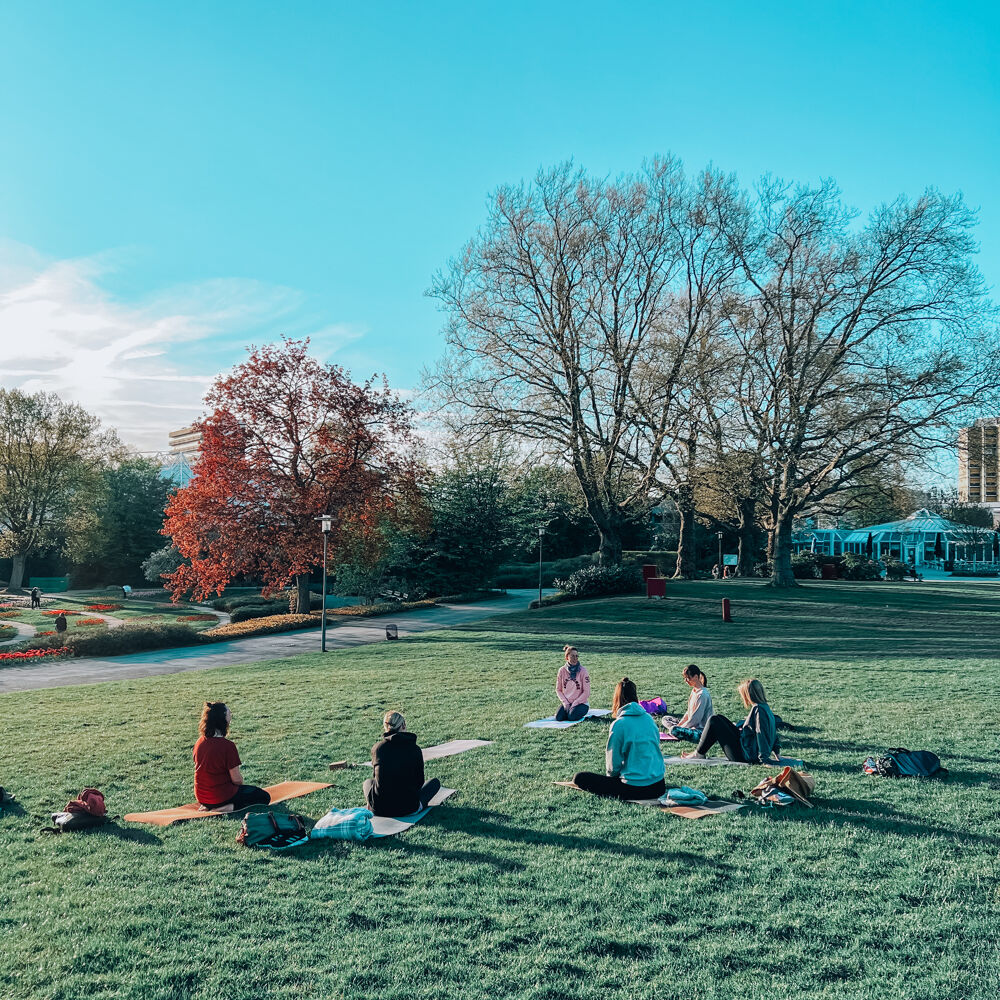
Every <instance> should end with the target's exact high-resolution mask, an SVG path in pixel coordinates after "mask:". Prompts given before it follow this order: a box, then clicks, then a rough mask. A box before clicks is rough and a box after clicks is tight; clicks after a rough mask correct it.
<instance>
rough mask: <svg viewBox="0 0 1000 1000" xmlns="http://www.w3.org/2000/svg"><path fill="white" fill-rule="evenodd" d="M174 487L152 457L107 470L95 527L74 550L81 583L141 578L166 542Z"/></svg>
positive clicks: (132, 459) (135, 458) (113, 465)
mask: <svg viewBox="0 0 1000 1000" xmlns="http://www.w3.org/2000/svg"><path fill="white" fill-rule="evenodd" d="M173 489H174V486H173V484H172V483H170V482H169V481H167V480H166V479H164V478H163V477H162V476H161V475H160V467H159V465H157V463H155V462H152V461H150V460H149V459H147V458H142V457H140V456H137V455H131V456H128V457H125V458H123V459H121V460H119V461H116V462H113V463H111V464H110V465H108V466H106V467H105V468H104V469H103V470H102V471H101V487H100V492H99V499H98V501H97V503H96V505H95V508H94V510H93V511H92V519H91V524H90V527H89V529H88V530H87V531H85V532H84V533H83V534H82V535H80V536H78V537H77V539H75V540H74V541H73V542H72V543H71V544H70V546H69V552H70V555H71V556H72V558H73V560H74V562H75V563H76V564H77V566H78V567H79V574H80V577H81V579H83V580H85V581H87V582H112V583H129V582H131V583H138V582H139V581H140V580H142V579H143V573H142V563H143V560H145V559H146V558H147V556H149V553H150V551H151V550H153V549H155V548H156V547H157V546H158V545H159V543H161V542H162V541H163V536H162V535H161V534H160V531H161V529H162V528H163V517H164V515H163V512H164V509H165V508H166V505H167V500H168V499H169V496H170V493H171V492H172V491H173ZM175 568H176V567H175Z"/></svg>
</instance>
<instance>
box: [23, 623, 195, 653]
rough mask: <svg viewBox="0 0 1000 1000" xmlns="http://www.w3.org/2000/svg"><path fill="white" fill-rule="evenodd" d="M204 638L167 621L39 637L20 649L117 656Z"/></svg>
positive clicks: (166, 647)
mask: <svg viewBox="0 0 1000 1000" xmlns="http://www.w3.org/2000/svg"><path fill="white" fill-rule="evenodd" d="M201 641H202V640H201V633H199V632H195V630H194V629H192V628H189V627H188V626H187V625H180V624H177V623H174V622H166V623H160V624H155V625H152V624H151V625H146V624H142V625H139V624H135V625H132V624H129V625H122V626H120V627H119V628H106V629H105V628H102V629H94V630H93V631H90V630H82V631H79V632H64V633H63V634H62V635H52V636H38V637H36V638H34V639H32V640H30V641H29V642H28V643H27V644H26V645H25V646H21V647H19V648H21V649H55V648H57V647H60V646H65V647H66V649H67V650H69V652H70V654H71V655H72V656H117V655H121V654H124V653H141V652H144V651H145V650H150V649H169V648H171V647H173V646H195V645H198V644H199V643H200V642H201Z"/></svg>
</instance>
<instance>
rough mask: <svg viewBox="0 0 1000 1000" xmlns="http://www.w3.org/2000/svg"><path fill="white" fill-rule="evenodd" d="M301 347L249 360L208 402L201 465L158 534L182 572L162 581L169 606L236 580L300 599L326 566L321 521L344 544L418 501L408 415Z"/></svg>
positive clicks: (379, 386) (286, 345)
mask: <svg viewBox="0 0 1000 1000" xmlns="http://www.w3.org/2000/svg"><path fill="white" fill-rule="evenodd" d="M308 348H309V341H308V340H300V341H298V340H288V339H286V340H285V341H284V342H283V343H282V344H280V345H274V346H267V347H259V348H253V349H251V352H250V357H249V358H248V359H247V360H246V361H245V362H244V363H243V364H241V365H239V366H238V367H237V368H235V369H234V370H233V372H232V374H230V375H228V376H224V377H220V378H219V379H217V380H216V382H215V384H214V385H213V387H212V388H211V390H210V391H209V393H208V395H207V396H206V397H205V404H206V406H207V407H208V408H210V409H211V410H212V413H211V415H210V416H208V417H206V418H205V419H203V420H202V421H201V422H200V423H199V424H198V425H197V426H198V428H199V429H200V430H201V432H202V444H201V453H200V456H199V458H198V460H197V462H196V463H195V465H194V469H193V472H194V477H193V479H192V480H191V483H190V484H189V485H188V486H186V487H184V488H183V489H181V490H178V491H177V492H176V493H175V494H174V496H173V498H172V499H171V501H170V503H169V505H168V507H167V511H166V514H167V517H166V522H165V524H164V527H163V534H165V535H168V536H169V537H170V538H172V539H173V542H174V545H175V546H176V547H177V549H178V551H179V552H180V553H181V555H182V556H185V557H186V558H187V559H188V560H189V562H190V565H187V564H185V565H183V566H181V567H180V569H178V570H177V571H176V572H174V573H172V574H170V575H169V576H167V580H168V583H169V586H170V588H171V590H172V592H173V595H174V598H175V600H176V599H178V598H179V597H180V596H181V595H182V594H184V593H186V592H188V591H191V592H192V593H193V595H194V597H195V599H196V600H204V599H206V598H207V597H208V596H209V595H210V594H211V593H213V592H214V593H217V594H218V593H221V592H222V590H223V589H224V588H225V586H226V585H227V584H228V583H229V582H230V581H231V580H232V579H233V578H234V577H237V576H250V577H254V578H256V579H259V580H261V581H262V583H263V584H264V592H265V594H271V593H273V592H274V591H276V590H279V589H281V588H284V587H286V586H287V585H288V584H289V583H290V582H292V580H294V581H295V583H296V588H297V595H298V596H297V607H298V610H299V612H307V611H308V610H309V576H310V573H311V571H312V570H313V569H314V568H315V567H316V566H318V565H320V564H321V562H322V554H321V552H322V544H321V535H320V526H319V524H318V523H317V520H316V519H317V518H318V517H319V516H320V515H322V514H331V515H333V519H334V520H333V530H332V532H331V535H330V543H331V552H333V551H336V549H337V547H338V539H339V537H340V535H341V533H342V532H348V531H357V530H358V529H359V528H363V527H364V526H365V525H366V524H375V523H379V522H381V521H384V520H385V519H386V518H387V517H389V518H391V517H392V516H393V514H394V512H395V511H396V510H398V509H402V508H404V507H406V506H407V505H405V504H399V500H400V499H401V498H402V497H408V496H410V495H412V493H413V492H414V491H415V489H416V483H417V477H418V467H417V464H416V462H415V460H414V459H413V457H412V452H413V447H412V445H413V437H412V427H411V420H410V411H409V409H408V407H407V406H406V404H405V403H403V402H402V401H400V399H399V398H398V397H397V396H396V395H395V394H394V393H393V392H391V391H390V390H389V388H388V386H387V385H386V384H385V382H384V380H383V381H382V382H381V383H376V382H375V381H374V380H369V381H367V382H365V383H364V384H362V385H355V384H354V383H353V382H352V381H351V379H350V376H349V374H348V373H347V372H346V371H344V369H342V368H339V367H337V366H336V365H325V364H321V363H320V362H319V361H317V360H316V359H315V358H313V357H311V356H310V355H309V353H308Z"/></svg>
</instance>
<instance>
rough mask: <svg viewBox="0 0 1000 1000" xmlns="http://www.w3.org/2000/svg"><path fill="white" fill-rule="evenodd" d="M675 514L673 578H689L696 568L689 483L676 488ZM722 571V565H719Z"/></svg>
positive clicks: (692, 494)
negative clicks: (676, 518)
mask: <svg viewBox="0 0 1000 1000" xmlns="http://www.w3.org/2000/svg"><path fill="white" fill-rule="evenodd" d="M677 514H678V517H679V519H680V524H679V526H678V529H677V565H676V566H675V568H674V579H675V580H691V579H693V578H694V576H695V572H696V570H697V562H696V560H695V552H694V490H693V489H692V488H691V484H690V483H684V484H683V485H682V486H681V487H680V488H679V489H678V490H677ZM719 572H720V573H721V572H722V567H721V566H720V567H719Z"/></svg>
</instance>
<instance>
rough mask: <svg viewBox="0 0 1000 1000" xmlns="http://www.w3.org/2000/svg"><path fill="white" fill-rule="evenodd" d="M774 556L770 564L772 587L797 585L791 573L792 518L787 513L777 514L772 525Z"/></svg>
mask: <svg viewBox="0 0 1000 1000" xmlns="http://www.w3.org/2000/svg"><path fill="white" fill-rule="evenodd" d="M773 534H774V556H773V561H772V564H771V586H772V587H797V586H798V581H797V580H796V579H795V575H794V574H793V573H792V519H791V517H790V516H789V515H788V514H782V515H780V516H779V518H778V521H777V523H776V524H775V526H774V532H773Z"/></svg>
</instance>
